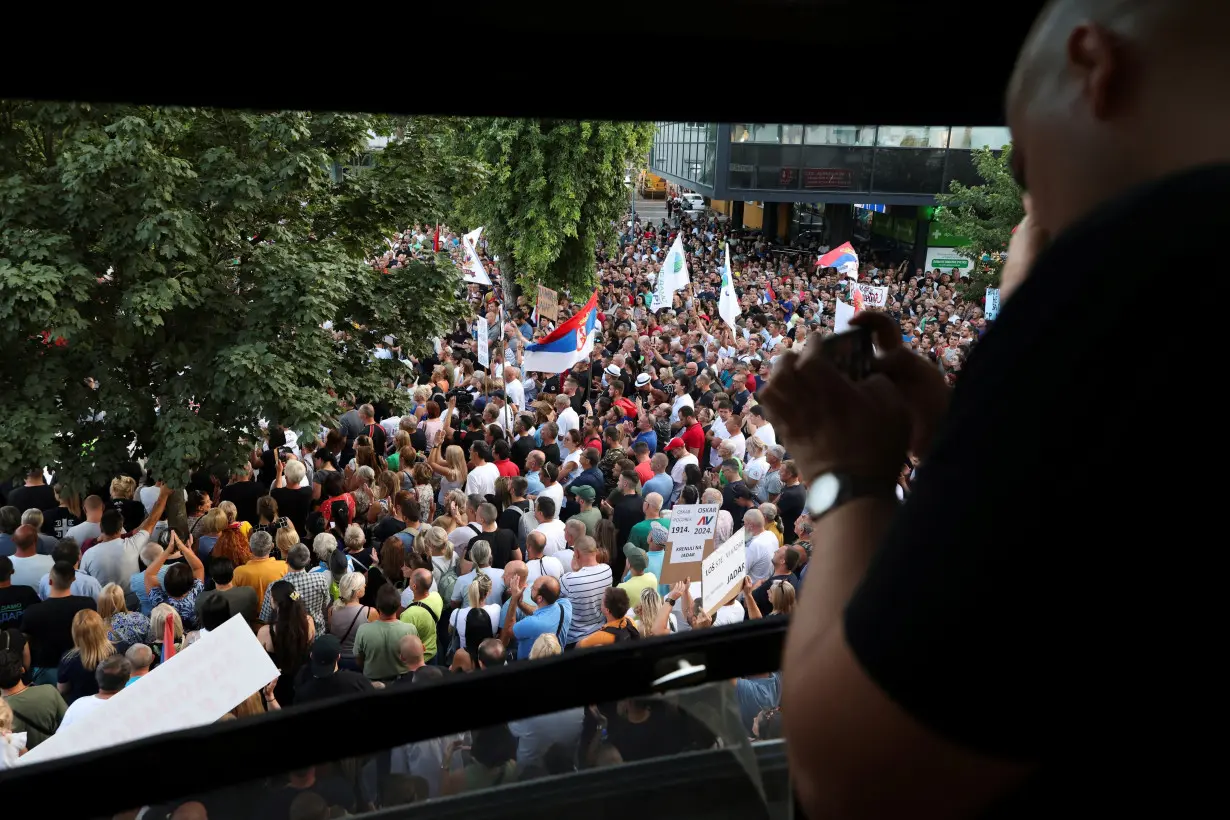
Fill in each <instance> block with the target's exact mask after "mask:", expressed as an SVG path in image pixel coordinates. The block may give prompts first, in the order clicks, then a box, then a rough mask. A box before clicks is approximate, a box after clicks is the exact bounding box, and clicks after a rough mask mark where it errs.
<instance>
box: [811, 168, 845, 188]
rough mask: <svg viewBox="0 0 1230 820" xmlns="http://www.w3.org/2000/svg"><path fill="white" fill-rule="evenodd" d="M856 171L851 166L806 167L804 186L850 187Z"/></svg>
mask: <svg viewBox="0 0 1230 820" xmlns="http://www.w3.org/2000/svg"><path fill="white" fill-rule="evenodd" d="M853 184H854V172H853V171H851V170H850V169H849V168H804V169H803V187H804V188H849V187H850V186H851V185H853Z"/></svg>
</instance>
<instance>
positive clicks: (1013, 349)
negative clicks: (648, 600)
mask: <svg viewBox="0 0 1230 820" xmlns="http://www.w3.org/2000/svg"><path fill="white" fill-rule="evenodd" d="M1228 196H1230V167H1227V166H1216V167H1210V168H1205V169H1203V170H1201V171H1199V172H1195V173H1188V174H1184V175H1180V176H1177V177H1172V178H1170V179H1168V180H1165V181H1163V182H1161V183H1156V184H1153V185H1150V186H1146V187H1144V188H1141V189H1137V190H1135V191H1132V192H1130V193H1129V194H1128V195H1125V196H1124V197H1121V198H1120V201H1118V202H1116V203H1113V204H1112V205H1110V206H1108V207H1104V208H1100V209H1099V210H1098V212H1096V213H1095V214H1092V215H1090V216H1089V217H1086V218H1085V219H1083V220H1081V222H1079V223H1078V224H1077V225H1075V226H1073V227H1072V228H1070V229H1068V230H1067V231H1065V232H1064V233H1063V234H1061V235H1059V236H1057V237H1056V238H1055V239H1054V240H1053V241H1052V242H1051V244H1050V245H1049V246H1048V247H1047V248H1046V249H1045V250H1043V251H1042V252H1041V253H1040V254H1039V256H1038V258H1037V260H1036V262H1035V263H1034V265H1033V266H1032V268H1031V270H1030V273H1029V277H1028V278H1027V279H1026V280H1025V281H1024V282H1023V283H1022V284H1021V285H1020V286H1019V288H1018V289H1017V290H1016V292H1015V293H1014V294H1013V295H1012V298H1011V300H1009V301H1007V302H1006V303H1004V305H1003V306H1002V307H1001V309H1000V313H999V316H998V318H997V320H996V322H995V324H994V326H993V327H992V328H991V329H990V330H989V331H988V332H987V333H986V334H985V336H984V337H983V338H982V341H981V342H980V343H979V345H978V346H977V348H975V350H974V351H973V353H972V354H971V355H970V357H969V359H968V360H967V362H966V366H965V368H964V371H963V373H962V374H961V376H960V378H959V379H958V381H957V384H956V387H955V389H954V390H953V393H952V398H951V404H950V407H949V410H948V413H947V415H946V417H945V419H944V421H943V423H942V425H941V427H940V429H939V430H938V432H937V434H936V437H935V440H934V442H933V445H932V447H931V450H930V451H929V452H928V453H927V454H926V457H925V458H924V459H923V462H922V464H921V466H920V467H919V470H918V475H917V479H916V481H915V482H914V484H913V492H912V494H911V496H910V499H909V502H908V503H906V504H905V505H903V506H902V507H901V508H900V510H899V511H898V512H897V514H896V515H895V516H894V517H893V520H892V522H891V524H890V526H889V529H888V532H887V534H886V535H885V537H884V538H883V540H882V541H881V542H880V544H879V545H878V549H877V551H876V553H875V558H874V559H873V561H872V563H871V565H870V567H869V568H868V571H867V574H866V576H865V577H864V578H863V580H862V583H861V584H860V585H859V587H858V588H857V590H856V592H855V594H854V596H853V598H852V599H851V601H850V603H849V604H848V606H847V609H846V612H845V618H844V622H845V633H846V641H847V644H848V646H849V647H850V650H851V651H852V652H853V654H854V656H855V657H856V659H857V662H858V664H859V665H860V666H861V668H862V670H863V671H864V672H865V674H867V675H868V676H869V677H870V678H871V679H872V680H873V681H874V682H875V683H876V684H877V685H878V686H879V687H880V688H881V689H883V690H884V692H885V693H887V695H888V697H890V698H891V699H892V700H893V701H894V702H895V703H896V704H897V706H898V708H901V709H904V710H905V711H906V712H908V713H909V714H910V715H911V717H912V718H913V719H914V720H916V721H918V722H919V723H920V724H922V725H923V726H925V727H927V728H928V729H929V730H930V731H932V732H934V733H936V734H937V735H940V736H942V737H944V738H946V739H947V740H948V741H949V742H951V743H955V744H958V745H960V746H962V747H964V748H966V749H970V750H973V751H974V752H978V753H981V754H983V755H987V756H994V757H998V758H1001V759H1005V760H1018V761H1023V762H1029V763H1033V764H1034V765H1035V767H1036V768H1035V773H1034V774H1033V776H1032V777H1030V778H1029V780H1028V781H1027V783H1026V784H1025V786H1024V787H1022V788H1021V789H1019V790H1017V791H1016V792H1014V793H1013V794H1012V795H1009V796H1007V797H1005V798H1004V799H1002V800H1001V801H999V803H998V804H997V805H996V807H995V811H994V812H993V814H994V816H996V817H1007V816H1012V817H1025V816H1033V817H1040V816H1046V815H1050V814H1056V813H1063V814H1067V815H1077V814H1095V813H1096V814H1097V815H1098V816H1114V815H1126V814H1131V815H1133V816H1147V815H1150V814H1152V815H1167V816H1182V815H1193V814H1197V813H1199V811H1200V810H1201V807H1203V806H1206V805H1209V804H1210V801H1213V800H1216V799H1217V797H1218V796H1219V791H1220V781H1221V778H1220V776H1219V774H1220V773H1219V772H1218V771H1216V768H1215V767H1217V766H1219V764H1218V763H1217V761H1216V756H1215V755H1207V754H1205V753H1203V752H1201V751H1200V746H1199V744H1198V743H1197V744H1195V745H1193V743H1192V738H1191V730H1192V727H1196V726H1210V725H1211V724H1210V723H1209V720H1210V716H1211V715H1213V714H1215V713H1216V712H1217V711H1218V710H1219V709H1220V708H1221V705H1222V702H1223V700H1224V694H1223V693H1222V692H1221V691H1220V686H1219V682H1220V680H1221V676H1220V674H1219V671H1220V670H1219V667H1220V652H1219V651H1218V650H1217V649H1216V647H1217V646H1219V645H1220V644H1221V641H1222V639H1223V635H1222V631H1221V627H1222V623H1223V622H1224V613H1222V612H1220V611H1219V610H1220V609H1221V607H1222V602H1223V600H1224V589H1223V587H1224V582H1223V579H1224V573H1222V572H1220V571H1217V570H1215V569H1214V568H1215V566H1217V563H1216V562H1217V560H1218V558H1219V557H1220V556H1219V555H1218V553H1219V552H1220V551H1219V550H1217V549H1216V548H1213V549H1212V551H1210V549H1209V547H1211V546H1212V545H1213V544H1214V543H1215V541H1216V538H1217V536H1216V532H1217V531H1218V530H1217V527H1218V525H1219V524H1220V515H1219V513H1218V510H1219V509H1220V502H1221V498H1220V496H1221V494H1222V491H1223V487H1224V481H1223V480H1222V476H1221V464H1220V461H1221V459H1220V458H1218V455H1217V454H1216V453H1215V452H1214V453H1204V452H1200V448H1199V447H1198V446H1196V447H1193V446H1191V445H1192V444H1193V443H1194V442H1197V441H1201V440H1205V438H1206V437H1207V436H1210V435H1212V436H1214V437H1218V436H1219V433H1218V432H1217V431H1219V430H1222V429H1224V424H1225V417H1224V416H1225V409H1224V405H1223V404H1222V403H1221V402H1219V401H1216V400H1214V399H1212V398H1211V394H1210V393H1209V390H1210V385H1211V384H1212V383H1213V381H1216V379H1217V377H1216V376H1215V375H1214V374H1216V373H1218V372H1221V371H1222V370H1223V369H1224V366H1223V362H1222V352H1221V347H1222V343H1221V341H1220V337H1222V336H1223V335H1224V332H1223V330H1222V327H1221V323H1220V322H1217V321H1205V320H1203V319H1201V318H1196V317H1193V321H1183V322H1181V323H1180V324H1179V325H1176V326H1175V327H1174V328H1164V329H1161V328H1159V330H1158V332H1157V333H1154V334H1150V335H1149V337H1148V339H1147V340H1145V342H1144V343H1142V344H1134V345H1130V348H1131V349H1130V350H1128V349H1125V347H1124V328H1123V324H1122V322H1123V317H1124V316H1127V315H1133V312H1134V311H1136V310H1139V307H1140V306H1141V305H1148V304H1152V303H1156V300H1157V296H1158V294H1159V292H1162V291H1159V286H1164V284H1165V282H1166V281H1167V278H1166V276H1167V272H1168V271H1170V272H1173V271H1195V270H1202V269H1207V268H1208V265H1209V264H1210V263H1211V262H1212V261H1213V260H1216V259H1219V258H1220V257H1221V255H1222V254H1223V253H1224V238H1225V236H1226V234H1227V229H1228V228H1230V215H1228V214H1227V212H1226V210H1225V208H1224V207H1222V206H1223V205H1224V203H1225V202H1226V200H1227V197H1228ZM1179 209H1181V210H1182V213H1183V214H1184V215H1185V217H1184V221H1185V224H1184V228H1183V233H1182V240H1181V241H1175V242H1168V243H1165V266H1164V269H1163V268H1162V267H1159V266H1158V265H1150V264H1142V262H1141V258H1140V256H1139V249H1140V247H1141V242H1142V238H1144V237H1150V236H1157V233H1156V231H1157V225H1158V224H1159V223H1160V221H1161V220H1165V219H1166V218H1167V217H1168V215H1173V214H1174V213H1176V212H1178V210H1179ZM1210 379H1212V380H1213V381H1210ZM1182 434H1187V435H1188V438H1187V439H1184V438H1183V435H1182ZM1210 539H1213V540H1210ZM1175 545H1178V548H1175Z"/></svg>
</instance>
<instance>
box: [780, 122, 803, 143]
mask: <svg viewBox="0 0 1230 820" xmlns="http://www.w3.org/2000/svg"><path fill="white" fill-rule="evenodd" d="M782 143H783V144H785V145H802V144H803V126H801V125H783V126H782Z"/></svg>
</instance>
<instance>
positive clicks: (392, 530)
mask: <svg viewBox="0 0 1230 820" xmlns="http://www.w3.org/2000/svg"><path fill="white" fill-rule="evenodd" d="M405 528H406V522H404V521H398V520H397V519H396V518H394V517H393V516H391V515H384V516H381V518H380V520H379V521H377V522H376V524H375V526H373V527H372V539H373V540H375V542H376V543H377V544H383V543H384V542H385V540H386V539H388V538H391V537H392V536H394V535H397V533H399V532H401V531H402V530H404V529H405Z"/></svg>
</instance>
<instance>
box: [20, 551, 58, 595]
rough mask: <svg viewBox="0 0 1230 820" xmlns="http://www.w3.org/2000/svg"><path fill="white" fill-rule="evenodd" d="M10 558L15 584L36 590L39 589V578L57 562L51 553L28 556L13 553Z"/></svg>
mask: <svg viewBox="0 0 1230 820" xmlns="http://www.w3.org/2000/svg"><path fill="white" fill-rule="evenodd" d="M9 560H10V561H12V562H13V577H12V579H11V581H12V583H13V586H15V587H30V588H31V589H35V590H37V589H38V581H39V579H40V578H42V577H43V576H44V575H46V574H47V573H49V572H51V565H52V564H54V563H55V562H54V561H52V560H51V556H50V555H31V556H29V557H28V558H20V557H18V556H16V555H11V556H9Z"/></svg>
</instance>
